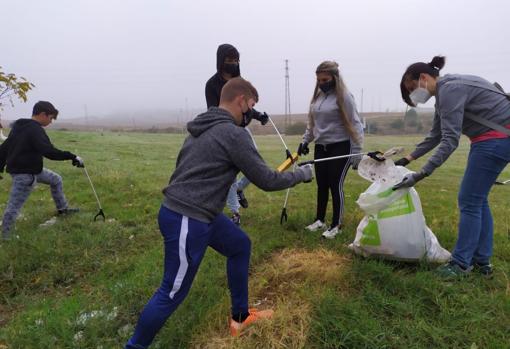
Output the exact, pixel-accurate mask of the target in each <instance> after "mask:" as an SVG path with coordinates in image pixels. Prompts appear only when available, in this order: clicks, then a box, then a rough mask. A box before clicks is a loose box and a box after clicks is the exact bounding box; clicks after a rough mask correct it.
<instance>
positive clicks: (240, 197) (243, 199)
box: [237, 190, 248, 208]
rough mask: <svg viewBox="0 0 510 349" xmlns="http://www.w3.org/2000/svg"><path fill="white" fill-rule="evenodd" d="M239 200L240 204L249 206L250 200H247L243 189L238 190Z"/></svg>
mask: <svg viewBox="0 0 510 349" xmlns="http://www.w3.org/2000/svg"><path fill="white" fill-rule="evenodd" d="M237 201H239V205H241V207H242V208H248V200H246V196H244V193H243V191H242V190H238V191H237Z"/></svg>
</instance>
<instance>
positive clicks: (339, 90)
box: [308, 61, 359, 143]
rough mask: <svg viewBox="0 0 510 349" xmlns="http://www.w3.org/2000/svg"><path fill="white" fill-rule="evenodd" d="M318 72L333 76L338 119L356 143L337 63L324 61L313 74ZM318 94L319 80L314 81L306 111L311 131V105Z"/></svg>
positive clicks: (356, 138)
mask: <svg viewBox="0 0 510 349" xmlns="http://www.w3.org/2000/svg"><path fill="white" fill-rule="evenodd" d="M318 73H327V74H329V75H331V76H332V77H333V80H335V93H336V104H337V105H338V110H339V111H340V120H341V121H342V123H343V125H344V127H345V128H346V130H347V133H348V134H349V136H350V137H351V139H352V140H354V142H356V143H358V142H359V135H358V133H357V132H356V130H355V129H354V126H353V125H352V122H351V119H350V117H349V115H347V113H346V112H345V101H344V93H345V90H346V88H345V84H344V81H343V79H342V77H341V76H340V72H339V70H338V63H337V62H334V61H324V62H322V63H321V64H319V66H318V67H317V70H316V71H315V74H318ZM319 95H320V89H319V82H318V81H317V82H316V83H315V89H314V91H313V96H312V100H311V102H310V109H309V111H308V128H309V129H310V130H312V131H313V127H314V120H313V112H312V105H313V104H314V103H315V101H316V100H317V98H318V97H319Z"/></svg>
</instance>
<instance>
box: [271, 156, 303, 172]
mask: <svg viewBox="0 0 510 349" xmlns="http://www.w3.org/2000/svg"><path fill="white" fill-rule="evenodd" d="M298 159H299V156H298V155H297V153H293V154H292V157H290V158H288V159H286V160H285V161H284V162H282V164H281V165H280V166H278V168H277V169H276V170H277V171H278V172H283V171H285V170H287V169H288V168H289V167H290V166H291V165H292V164H293V163H295V162H296V161H297V160H298Z"/></svg>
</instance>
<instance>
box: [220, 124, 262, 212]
mask: <svg viewBox="0 0 510 349" xmlns="http://www.w3.org/2000/svg"><path fill="white" fill-rule="evenodd" d="M245 130H246V132H248V134H249V135H250V137H251V140H252V142H253V145H254V146H255V149H257V144H256V143H255V139H254V138H253V134H252V133H251V131H250V129H249V128H245ZM250 183H251V182H250V180H249V179H248V178H246V177H244V176H243V177H241V179H240V180H238V181H237V180H236V181H235V182H234V183H232V185H231V186H230V189H229V191H228V195H227V207H228V208H229V209H230V211H232V213H239V209H240V208H241V204H240V203H239V200H237V191H242V190H244V189H245V188H246V187H247V186H248V185H250Z"/></svg>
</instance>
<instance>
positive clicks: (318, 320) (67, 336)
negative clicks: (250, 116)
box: [0, 131, 510, 348]
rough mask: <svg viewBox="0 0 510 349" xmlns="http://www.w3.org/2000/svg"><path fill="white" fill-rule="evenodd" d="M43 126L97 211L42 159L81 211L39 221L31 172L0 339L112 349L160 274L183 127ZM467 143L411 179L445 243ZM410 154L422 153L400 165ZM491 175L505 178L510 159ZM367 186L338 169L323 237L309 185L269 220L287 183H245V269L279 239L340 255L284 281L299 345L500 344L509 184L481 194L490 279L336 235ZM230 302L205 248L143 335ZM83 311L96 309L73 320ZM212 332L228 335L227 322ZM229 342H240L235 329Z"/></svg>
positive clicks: (40, 193)
mask: <svg viewBox="0 0 510 349" xmlns="http://www.w3.org/2000/svg"><path fill="white" fill-rule="evenodd" d="M50 136H51V137H52V140H53V142H54V143H55V144H56V145H57V146H58V147H59V148H61V149H66V150H70V151H73V152H75V153H77V154H79V155H80V156H82V157H83V158H84V159H85V161H86V164H87V168H88V170H89V173H90V175H91V177H92V180H93V181H94V184H95V186H96V190H97V191H98V194H99V196H100V199H101V201H102V203H103V206H104V211H105V213H106V215H107V221H106V222H104V223H103V222H93V221H92V218H93V216H94V215H95V213H96V212H97V207H96V204H95V200H94V197H93V194H92V192H91V189H90V186H89V184H88V182H87V180H86V177H85V176H84V174H83V172H82V171H81V170H79V169H76V168H74V167H72V166H71V164H70V162H53V161H48V160H47V161H46V162H45V165H46V167H48V168H50V169H52V170H55V171H56V172H58V173H60V174H61V175H62V177H63V178H64V188H65V192H66V195H67V197H68V199H69V201H70V203H71V204H72V205H76V206H80V207H81V209H82V211H81V212H80V213H79V214H77V215H74V216H69V217H66V218H63V219H60V218H59V219H58V221H57V223H56V224H55V225H53V226H49V227H39V224H41V223H43V222H44V221H46V220H47V219H49V218H50V217H52V216H53V215H54V210H55V209H54V206H53V203H52V201H51V196H50V193H49V189H48V188H47V187H46V186H44V185H39V186H38V187H37V189H36V190H35V191H34V193H33V194H32V195H31V197H30V199H29V201H28V202H27V203H26V205H25V207H24V209H23V218H21V219H20V220H19V221H18V222H17V231H16V234H19V235H20V240H19V241H14V242H11V243H7V244H6V243H4V244H1V245H0V348H4V347H7V348H50V347H51V348H118V347H121V346H122V345H123V344H124V343H125V341H126V340H127V339H128V338H129V336H130V335H131V334H132V331H133V326H134V324H135V323H136V321H137V318H138V314H139V312H140V311H141V309H142V307H143V306H144V304H145V303H146V302H147V300H148V299H149V297H150V296H151V295H152V293H153V292H154V290H155V289H156V288H157V287H158V285H159V282H160V279H161V274H162V243H161V238H160V235H159V230H158V228H157V222H156V216H157V212H158V208H159V205H160V203H161V199H162V195H161V189H162V188H163V187H164V186H165V185H166V184H167V182H168V178H169V176H170V174H171V172H172V170H173V168H174V166H175V159H176V156H177V153H178V151H179V149H180V146H181V144H182V141H183V137H182V136H181V135H171V134H133V133H130V134H118V133H108V132H106V133H104V135H101V134H93V133H85V132H83V133H82V132H80V133H74V132H58V131H55V132H50ZM417 141H419V138H417V137H368V138H367V140H366V149H370V150H372V149H381V150H385V149H388V148H390V147H392V146H396V145H401V146H405V147H406V149H407V150H411V149H412V147H413V144H415V143H416V142H417ZM287 142H288V143H289V146H290V147H291V148H295V147H296V146H297V144H298V142H299V138H298V137H288V138H287ZM257 144H258V145H259V148H260V152H261V153H262V155H263V157H264V158H265V159H266V161H267V162H268V163H269V164H270V165H271V166H272V167H276V166H277V165H278V164H279V163H280V162H281V161H282V160H283V159H284V156H285V155H284V152H283V150H282V146H281V144H280V141H279V139H278V138H277V137H276V136H260V137H257ZM467 152H468V144H467V142H466V140H464V141H463V142H462V144H461V147H460V148H459V149H458V150H457V151H456V152H455V153H454V155H453V156H452V157H451V158H450V159H449V160H448V162H447V163H446V164H445V165H444V166H443V167H441V168H440V169H438V170H437V171H436V173H434V175H433V176H431V177H429V178H427V179H425V180H424V181H423V182H422V183H420V184H419V185H418V186H417V190H418V192H419V193H420V195H421V201H422V205H423V209H424V213H425V217H426V220H427V224H428V225H429V227H430V228H431V229H432V231H434V233H435V234H436V235H437V237H438V239H439V241H440V242H441V244H442V245H443V246H444V247H446V248H448V249H450V250H451V248H452V247H453V245H454V243H455V240H456V225H457V217H458V214H457V209H456V196H457V189H458V185H459V182H460V180H461V177H462V172H463V168H464V166H465V159H466V154H467ZM421 164H423V160H420V161H418V162H417V163H416V164H412V166H411V169H418V168H419V166H420V165H421ZM502 178H503V179H507V178H510V172H509V171H506V172H505V173H504V174H503V175H502ZM10 183H11V181H10V177H9V176H5V178H4V180H3V181H2V186H1V188H0V202H1V203H2V204H1V205H0V206H1V207H2V209H3V208H4V207H5V203H6V201H7V197H8V192H9V189H10ZM367 186H368V182H366V181H364V180H363V179H361V178H360V177H358V176H357V175H356V173H355V172H354V171H351V172H350V173H349V175H348V177H347V180H346V198H347V200H346V202H347V206H346V212H345V219H344V225H345V228H344V233H343V234H342V235H341V236H339V237H338V238H337V239H336V240H334V241H323V240H321V239H320V238H319V234H318V233H316V234H311V233H306V232H305V231H304V230H303V229H302V227H303V226H305V225H306V224H308V223H310V222H311V221H312V219H313V218H314V214H315V190H316V187H315V184H313V183H312V184H302V185H299V186H297V187H296V188H295V189H293V190H292V191H291V194H290V199H289V205H288V208H287V210H288V215H289V222H288V223H287V224H286V225H284V226H280V224H279V219H280V212H281V206H282V203H283V199H284V195H285V192H283V191H282V192H276V193H265V192H262V191H261V190H259V189H257V188H255V187H253V186H250V187H249V189H248V190H247V192H246V194H247V198H248V200H249V201H250V208H249V209H247V210H245V211H243V217H242V218H243V228H244V229H245V230H246V231H247V232H248V233H249V235H250V237H251V239H252V243H253V244H252V248H253V255H252V269H253V273H254V278H255V280H252V282H253V281H255V282H258V281H263V280H258V279H256V278H258V277H259V276H258V275H263V274H258V271H260V270H264V268H266V267H267V264H268V263H271V261H272V259H271V258H270V257H271V256H273V255H275V254H276V253H278V252H279V251H281V250H283V249H284V248H295V249H305V250H307V251H310V252H313V251H314V250H319V249H324V248H325V249H328V250H331V251H334V252H335V253H337V254H339V255H340V256H342V257H345V258H347V259H349V260H350V263H349V264H348V265H346V267H345V268H346V269H345V270H344V274H345V275H344V276H343V278H342V280H338V282H336V281H335V280H330V279H328V280H327V281H324V282H322V283H320V284H319V286H318V287H315V288H314V292H307V287H308V285H309V284H308V283H307V282H309V281H300V280H299V279H298V280H296V281H295V282H297V283H298V284H297V286H298V289H300V290H302V291H301V292H298V293H299V297H301V298H302V299H303V300H305V301H306V302H309V304H310V305H311V312H310V314H309V315H308V316H309V321H308V322H309V323H310V326H309V328H308V329H307V334H306V337H307V339H306V344H305V345H304V346H303V347H306V348H432V347H434V348H471V347H473V348H475V347H477V348H509V347H510V344H509V335H508V330H509V329H510V283H509V280H508V278H509V276H508V274H509V270H510V237H509V233H508V229H509V217H510V215H509V210H510V205H509V201H508V198H509V197H510V186H498V187H494V189H493V191H492V194H491V197H490V202H491V207H492V211H493V215H494V219H495V237H494V258H493V264H494V265H495V267H496V272H495V277H494V279H492V280H485V279H482V278H480V277H477V276H475V275H473V276H472V277H469V278H468V279H466V280H462V281H459V282H443V281H440V280H438V279H437V278H436V277H435V276H434V274H433V273H432V270H433V268H434V266H430V265H427V264H417V265H413V264H402V263H395V262H384V261H379V260H371V259H363V258H359V257H353V256H352V254H351V253H350V252H349V251H348V250H347V248H346V245H347V244H348V243H350V242H351V241H352V240H353V239H354V235H355V229H356V226H357V224H358V223H359V221H360V220H361V218H362V217H363V214H362V212H361V211H360V210H359V209H358V208H357V207H356V204H355V200H356V199H357V197H358V195H359V194H360V193H361V192H362V191H363V190H364V189H366V188H367ZM300 282H302V284H300ZM300 285H302V287H301V288H300V287H299V286H300ZM256 296H263V294H257V295H256ZM228 307H229V295H228V289H227V283H226V276H225V260H224V258H223V257H222V256H220V255H218V254H217V253H215V252H214V251H211V250H210V251H208V252H207V254H206V256H205V258H204V261H203V262H202V265H201V268H200V271H199V273H198V275H197V277H196V280H195V282H194V284H193V287H192V290H191V292H190V295H189V296H188V298H187V299H186V300H185V302H184V303H183V304H182V305H181V307H180V308H179V309H178V310H177V311H176V313H175V314H174V315H173V316H172V317H171V318H170V319H169V321H168V322H167V324H166V325H165V327H164V328H163V330H162V331H161V332H160V334H159V335H158V337H157V338H156V341H155V342H154V347H155V348H188V347H195V346H196V343H197V342H200V338H203V337H204V336H205V335H207V334H208V333H209V331H211V322H219V323H221V324H225V319H226V317H227V315H228ZM277 310H278V309H277ZM94 311H95V313H93V314H95V315H96V316H94V317H91V318H90V319H88V320H83V319H84V318H85V316H86V315H87V314H91V312H94ZM84 314H85V316H84ZM80 320H83V321H80ZM221 326H223V325H221ZM214 335H215V336H217V335H218V334H217V333H214ZM220 335H222V336H227V331H226V329H225V332H224V333H220ZM253 336H254V337H253V338H249V342H250V343H256V344H257V346H258V347H260V348H268V347H272V346H275V345H274V344H269V343H274V342H272V341H269V338H268V337H264V336H256V334H254V335H253ZM246 341H247V342H248V338H247V339H246ZM235 345H236V346H239V347H243V340H242V339H241V340H240V341H239V342H236V344H235ZM287 347H289V346H287Z"/></svg>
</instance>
